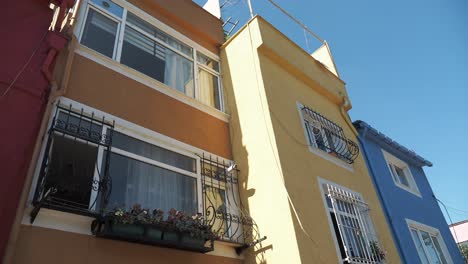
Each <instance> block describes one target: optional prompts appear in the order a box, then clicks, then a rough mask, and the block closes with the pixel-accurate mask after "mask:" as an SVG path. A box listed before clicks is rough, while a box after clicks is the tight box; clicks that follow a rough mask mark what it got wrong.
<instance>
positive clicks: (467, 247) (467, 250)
mask: <svg viewBox="0 0 468 264" xmlns="http://www.w3.org/2000/svg"><path fill="white" fill-rule="evenodd" d="M459 248H460V253H461V254H462V256H463V258H464V259H465V263H467V264H468V244H460V245H459Z"/></svg>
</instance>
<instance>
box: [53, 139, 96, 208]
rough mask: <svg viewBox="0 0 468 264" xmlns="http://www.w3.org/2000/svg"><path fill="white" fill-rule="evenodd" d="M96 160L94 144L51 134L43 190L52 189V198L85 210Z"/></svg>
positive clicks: (87, 204)
mask: <svg viewBox="0 0 468 264" xmlns="http://www.w3.org/2000/svg"><path fill="white" fill-rule="evenodd" d="M96 159H97V147H96V146H92V145H90V144H86V143H82V142H80V141H77V140H74V139H70V138H67V137H64V136H62V135H54V136H53V145H52V151H51V157H50V161H49V162H50V164H49V166H48V169H47V178H46V184H45V189H44V190H45V191H47V190H48V189H49V188H56V189H57V192H56V193H54V194H53V195H52V199H54V200H55V201H58V202H60V203H61V204H66V205H69V206H72V207H75V208H80V209H88V207H89V202H90V195H91V187H92V185H93V176H94V167H95V164H96Z"/></svg>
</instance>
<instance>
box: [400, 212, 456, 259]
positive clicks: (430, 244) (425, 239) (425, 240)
mask: <svg viewBox="0 0 468 264" xmlns="http://www.w3.org/2000/svg"><path fill="white" fill-rule="evenodd" d="M407 222H408V226H409V229H410V232H411V236H412V237H413V241H414V244H415V246H416V249H417V251H418V255H419V258H420V259H421V262H422V263H423V264H447V263H449V260H448V259H447V256H448V254H447V253H446V252H447V250H446V247H445V243H444V241H443V240H442V238H441V236H440V232H439V231H438V230H437V229H435V228H432V227H428V226H425V225H423V224H419V223H417V222H414V221H411V220H407Z"/></svg>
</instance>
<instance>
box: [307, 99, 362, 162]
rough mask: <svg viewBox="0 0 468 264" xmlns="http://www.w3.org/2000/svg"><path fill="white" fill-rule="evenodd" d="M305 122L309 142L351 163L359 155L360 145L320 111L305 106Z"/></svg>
mask: <svg viewBox="0 0 468 264" xmlns="http://www.w3.org/2000/svg"><path fill="white" fill-rule="evenodd" d="M302 113H303V117H304V124H305V126H306V130H307V136H308V139H309V144H310V145H311V146H313V147H316V148H318V149H321V150H323V151H325V152H327V153H329V154H330V155H332V156H335V157H337V158H339V159H341V160H343V161H345V162H347V163H349V164H352V163H354V160H355V159H356V158H357V157H358V156H359V146H358V144H357V143H356V142H354V141H352V140H351V139H349V138H347V137H346V136H345V134H344V132H343V129H342V128H341V127H340V126H338V125H337V124H336V123H334V122H332V121H331V120H329V119H327V118H326V117H324V116H323V115H321V114H320V113H318V112H316V111H314V110H312V109H310V108H308V107H306V106H304V107H303V108H302Z"/></svg>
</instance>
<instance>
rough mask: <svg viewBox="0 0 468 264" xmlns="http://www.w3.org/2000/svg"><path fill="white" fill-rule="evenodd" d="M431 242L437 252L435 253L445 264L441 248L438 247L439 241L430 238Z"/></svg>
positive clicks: (435, 238)
mask: <svg viewBox="0 0 468 264" xmlns="http://www.w3.org/2000/svg"><path fill="white" fill-rule="evenodd" d="M432 242H434V246H435V248H436V250H437V253H438V254H439V257H440V260H441V261H442V263H443V264H447V260H446V259H445V256H444V253H443V252H442V248H441V247H440V244H439V240H438V239H437V237H435V236H432Z"/></svg>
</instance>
